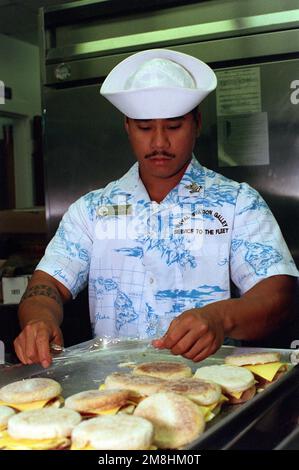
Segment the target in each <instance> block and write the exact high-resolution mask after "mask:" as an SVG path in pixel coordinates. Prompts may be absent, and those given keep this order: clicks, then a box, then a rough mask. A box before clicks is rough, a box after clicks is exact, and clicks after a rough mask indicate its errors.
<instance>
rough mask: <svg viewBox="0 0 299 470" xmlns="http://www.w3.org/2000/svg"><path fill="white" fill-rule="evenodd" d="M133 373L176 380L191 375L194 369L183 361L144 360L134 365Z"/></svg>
mask: <svg viewBox="0 0 299 470" xmlns="http://www.w3.org/2000/svg"><path fill="white" fill-rule="evenodd" d="M132 374H133V375H146V376H150V377H158V378H159V379H166V380H176V379H181V378H184V377H191V376H192V370H191V368H190V367H188V366H187V365H186V364H184V363H183V362H170V361H160V362H144V363H142V364H138V365H136V366H135V367H134V369H133V371H132Z"/></svg>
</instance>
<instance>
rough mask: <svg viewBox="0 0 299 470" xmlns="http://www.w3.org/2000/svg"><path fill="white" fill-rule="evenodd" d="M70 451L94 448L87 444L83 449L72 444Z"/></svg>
mask: <svg viewBox="0 0 299 470" xmlns="http://www.w3.org/2000/svg"><path fill="white" fill-rule="evenodd" d="M71 450H94V448H93V447H91V446H90V445H89V444H87V445H86V446H85V447H76V446H75V444H72V445H71Z"/></svg>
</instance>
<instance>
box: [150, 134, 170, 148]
mask: <svg viewBox="0 0 299 470" xmlns="http://www.w3.org/2000/svg"><path fill="white" fill-rule="evenodd" d="M151 144H152V147H153V149H155V150H159V149H160V150H163V149H165V150H166V149H167V148H169V146H170V141H169V138H168V135H167V132H166V131H165V130H164V129H155V130H154V132H153V135H152V142H151Z"/></svg>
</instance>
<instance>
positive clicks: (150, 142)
mask: <svg viewBox="0 0 299 470" xmlns="http://www.w3.org/2000/svg"><path fill="white" fill-rule="evenodd" d="M125 126H126V130H127V133H128V136H129V140H130V143H131V146H132V149H133V152H134V154H135V156H136V158H137V160H138V162H139V171H140V175H141V177H143V178H146V179H148V178H170V177H172V176H174V175H176V174H178V173H179V172H180V171H181V170H183V171H184V170H185V168H186V167H187V165H188V163H189V161H190V159H191V156H192V151H193V148H194V145H195V141H196V137H197V136H198V134H199V131H200V127H201V121H200V115H198V117H197V118H195V116H194V115H193V114H192V113H191V112H190V113H188V114H185V115H184V116H180V117H177V118H170V119H149V120H148V119H146V120H140V119H131V118H126V121H125Z"/></svg>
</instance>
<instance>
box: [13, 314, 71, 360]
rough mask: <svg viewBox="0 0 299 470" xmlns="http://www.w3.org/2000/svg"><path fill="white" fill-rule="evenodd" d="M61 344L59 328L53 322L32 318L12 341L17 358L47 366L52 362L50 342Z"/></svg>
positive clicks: (61, 338) (61, 337)
mask: <svg viewBox="0 0 299 470" xmlns="http://www.w3.org/2000/svg"><path fill="white" fill-rule="evenodd" d="M51 342H53V343H55V344H58V345H60V346H62V345H63V336H62V333H61V330H60V328H59V327H58V326H57V325H56V324H55V323H54V322H53V323H52V322H48V321H44V320H33V321H31V322H29V323H27V325H26V326H25V327H24V329H23V330H22V332H21V333H20V335H19V336H18V337H17V338H16V339H15V341H14V347H15V351H16V354H17V356H18V358H19V359H20V361H21V362H23V364H34V363H41V365H42V366H43V367H45V368H46V367H49V366H50V365H51V363H52V357H51V353H50V343H51Z"/></svg>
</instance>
